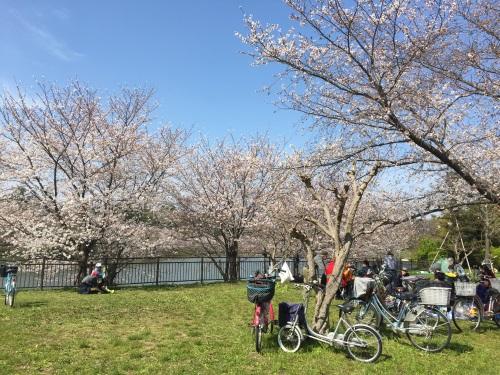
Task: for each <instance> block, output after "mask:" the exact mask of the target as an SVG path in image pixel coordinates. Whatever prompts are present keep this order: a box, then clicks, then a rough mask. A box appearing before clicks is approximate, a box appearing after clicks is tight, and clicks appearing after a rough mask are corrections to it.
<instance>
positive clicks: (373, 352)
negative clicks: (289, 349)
mask: <svg viewBox="0 0 500 375" xmlns="http://www.w3.org/2000/svg"><path fill="white" fill-rule="evenodd" d="M344 340H345V341H346V342H347V351H348V352H349V355H350V356H351V358H353V359H355V360H356V361H360V362H375V361H376V360H377V359H378V357H380V354H382V338H381V337H380V334H379V333H378V332H377V331H376V330H375V329H374V328H373V327H370V326H368V325H365V324H355V325H354V326H352V327H351V328H349V329H348V330H347V332H346V333H345V335H344Z"/></svg>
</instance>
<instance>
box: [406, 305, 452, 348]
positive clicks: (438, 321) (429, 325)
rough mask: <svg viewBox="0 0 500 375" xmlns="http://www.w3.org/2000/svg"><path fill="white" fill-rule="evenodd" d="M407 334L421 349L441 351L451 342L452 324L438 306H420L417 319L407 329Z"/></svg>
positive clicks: (413, 343)
mask: <svg viewBox="0 0 500 375" xmlns="http://www.w3.org/2000/svg"><path fill="white" fill-rule="evenodd" d="M406 336H408V339H409V340H410V342H411V343H412V345H413V346H414V347H416V348H418V349H420V350H423V351H426V352H439V351H441V350H443V349H444V348H446V347H447V346H448V344H449V343H450V340H451V324H450V321H449V320H448V319H447V318H446V316H445V315H444V314H443V313H442V312H441V311H439V310H438V309H437V308H435V307H432V308H424V307H420V311H418V312H417V314H416V317H415V320H414V321H412V322H410V326H409V327H408V328H407V329H406Z"/></svg>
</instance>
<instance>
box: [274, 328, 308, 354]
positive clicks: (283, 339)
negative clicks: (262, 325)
mask: <svg viewBox="0 0 500 375" xmlns="http://www.w3.org/2000/svg"><path fill="white" fill-rule="evenodd" d="M301 341H302V339H301V334H300V332H299V329H298V328H297V327H292V326H284V327H281V329H280V330H279V332H278V345H279V346H280V348H281V349H282V350H283V351H285V352H287V353H295V352H296V351H297V350H299V348H300V344H301Z"/></svg>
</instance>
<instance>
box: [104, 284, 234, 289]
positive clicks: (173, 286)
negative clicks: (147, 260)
mask: <svg viewBox="0 0 500 375" xmlns="http://www.w3.org/2000/svg"><path fill="white" fill-rule="evenodd" d="M238 284H243V283H239V282H234V283H229V282H228V283H224V282H206V283H199V282H195V283H190V284H160V285H137V286H134V285H121V286H115V285H111V286H110V287H109V288H110V289H114V290H145V291H157V290H170V289H176V290H178V289H199V288H207V287H217V286H221V285H238Z"/></svg>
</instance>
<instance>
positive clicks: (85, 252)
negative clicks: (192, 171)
mask: <svg viewBox="0 0 500 375" xmlns="http://www.w3.org/2000/svg"><path fill="white" fill-rule="evenodd" d="M152 94H153V93H152V91H150V90H143V89H135V90H129V89H124V90H122V91H121V92H120V93H119V94H117V95H112V96H110V97H109V98H108V99H107V100H104V99H102V98H101V97H99V96H98V94H97V92H96V91H95V90H93V89H91V88H88V87H86V86H84V85H82V84H80V83H79V82H72V83H71V84H69V85H68V86H66V87H57V86H55V85H47V84H43V83H41V84H39V86H38V92H37V94H36V95H35V96H33V97H28V96H27V95H25V94H24V93H23V92H22V90H21V89H18V92H17V93H8V92H6V93H5V94H4V95H3V96H2V103H1V107H0V115H1V117H0V121H1V122H0V143H1V144H0V146H1V147H0V222H2V223H3V227H4V228H6V229H7V231H6V232H4V233H3V236H2V237H3V238H4V239H6V240H8V241H10V242H11V243H12V244H13V245H14V246H15V252H16V254H17V255H21V256H24V257H35V256H48V257H52V258H59V259H68V260H76V261H78V263H79V265H80V271H79V275H78V279H79V278H81V277H82V275H83V274H84V273H85V272H86V268H87V263H88V260H89V258H90V257H92V256H110V257H112V256H116V255H121V254H122V252H123V251H124V250H125V249H127V251H129V250H131V249H134V248H138V245H136V246H134V245H133V243H136V244H139V243H140V244H141V247H142V249H146V248H147V247H148V241H147V240H146V239H147V233H148V225H147V224H148V223H147V221H144V220H143V217H141V215H142V213H144V212H155V211H156V210H159V209H160V208H161V207H163V204H161V202H163V201H164V195H165V194H166V191H167V190H168V186H169V183H168V180H169V178H171V176H172V174H173V173H174V171H175V166H176V165H177V163H178V161H179V158H180V157H181V156H182V154H183V152H184V151H183V143H184V140H185V137H186V134H185V132H183V131H179V130H175V129H172V128H170V127H167V126H165V127H161V128H159V129H158V130H157V131H156V132H155V133H154V134H149V133H148V129H147V128H148V126H149V125H150V124H151V112H152V110H153V109H154V106H153V105H152V104H151V98H152ZM125 242H126V243H127V244H126V245H124V243H125ZM117 244H121V247H117V246H116V245H117ZM117 248H121V249H122V252H116V251H115V250H114V249H117Z"/></svg>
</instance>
